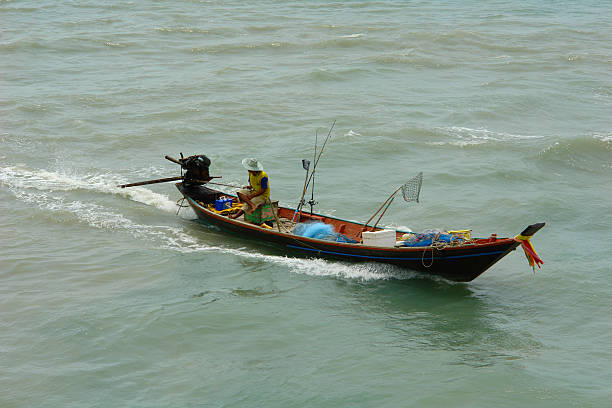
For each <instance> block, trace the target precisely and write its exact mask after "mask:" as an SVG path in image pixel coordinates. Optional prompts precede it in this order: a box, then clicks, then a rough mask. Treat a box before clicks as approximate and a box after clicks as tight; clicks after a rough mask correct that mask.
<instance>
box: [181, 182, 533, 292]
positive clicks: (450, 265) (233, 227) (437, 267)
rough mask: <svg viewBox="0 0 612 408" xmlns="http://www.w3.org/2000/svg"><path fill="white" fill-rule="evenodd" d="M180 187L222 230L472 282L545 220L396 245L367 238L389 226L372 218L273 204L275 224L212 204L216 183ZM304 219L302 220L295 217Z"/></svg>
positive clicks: (310, 252)
mask: <svg viewBox="0 0 612 408" xmlns="http://www.w3.org/2000/svg"><path fill="white" fill-rule="evenodd" d="M176 187H177V188H178V190H179V191H180V192H181V194H182V195H183V197H184V198H185V200H186V201H187V202H188V203H189V205H190V206H191V208H192V209H193V211H194V212H195V214H196V215H197V217H198V219H199V220H200V221H201V222H202V223H204V224H207V225H211V226H215V227H217V228H219V229H220V230H222V231H226V232H229V233H234V234H237V235H239V236H241V237H248V238H251V239H252V241H253V242H258V243H269V244H272V245H274V246H276V247H277V248H281V249H282V250H284V252H285V253H286V254H287V255H296V256H306V257H316V258H327V259H336V260H342V261H350V262H381V263H387V264H392V265H397V266H400V267H402V268H406V269H410V270H413V271H418V272H422V273H425V274H430V275H437V276H441V277H443V278H446V279H448V280H451V281H456V282H469V281H472V280H474V279H475V278H477V277H478V276H480V275H481V274H482V273H483V272H485V271H486V270H487V269H489V268H490V267H491V266H493V265H494V264H495V263H496V262H498V261H499V260H500V259H502V258H503V257H504V256H506V255H507V254H508V253H510V252H512V251H513V250H514V249H516V248H517V247H518V246H520V245H521V243H522V242H525V240H528V239H529V238H530V237H531V236H533V234H535V233H536V232H537V231H538V230H539V229H540V228H542V227H543V226H544V223H538V224H533V225H530V226H528V227H527V228H526V229H525V230H524V231H523V232H521V234H519V237H520V238H521V239H515V238H499V237H497V236H496V235H495V234H493V235H491V236H489V237H487V238H469V239H463V240H461V241H460V242H457V243H448V244H447V245H441V244H435V243H433V244H432V245H429V246H422V247H409V246H403V245H401V244H400V245H398V246H396V245H393V246H390V247H383V246H376V245H368V244H367V243H364V242H363V238H362V236H363V233H364V232H374V233H376V232H379V231H380V232H383V231H385V230H384V229H383V228H372V227H370V226H367V225H366V224H361V223H357V222H353V221H348V220H343V219H340V218H335V217H331V216H328V215H323V214H314V213H313V214H310V213H309V212H305V211H299V212H297V213H296V209H292V208H287V207H276V206H273V211H274V212H275V216H274V218H275V222H272V226H270V225H268V224H265V223H262V224H260V225H258V224H256V223H252V222H249V221H247V220H245V219H244V217H240V218H237V219H231V218H229V217H228V215H226V214H224V213H223V211H218V210H216V209H215V208H214V207H213V206H212V202H213V200H214V201H215V202H216V200H218V199H219V198H218V197H223V196H226V194H225V193H223V192H222V191H218V190H214V189H210V188H193V187H192V188H186V186H185V185H184V184H183V183H177V184H176ZM292 220H299V222H297V223H296V222H295V221H294V222H292ZM303 223H323V224H327V225H330V226H331V227H332V228H333V230H334V231H336V232H337V233H339V234H342V235H343V236H345V237H346V238H348V239H347V240H346V241H353V242H337V241H331V240H328V239H321V238H310V237H306V236H301V235H296V234H294V233H293V231H294V230H295V228H296V226H298V225H300V224H303ZM393 234H394V237H393V241H394V244H396V243H397V242H403V237H404V236H405V235H406V234H409V235H411V234H410V231H393Z"/></svg>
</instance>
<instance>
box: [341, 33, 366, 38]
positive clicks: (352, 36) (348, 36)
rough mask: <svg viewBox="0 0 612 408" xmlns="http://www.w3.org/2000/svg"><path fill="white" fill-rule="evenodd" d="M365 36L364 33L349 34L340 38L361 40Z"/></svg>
mask: <svg viewBox="0 0 612 408" xmlns="http://www.w3.org/2000/svg"><path fill="white" fill-rule="evenodd" d="M364 35H365V34H363V33H358V34H348V35H342V36H340V38H360V37H363V36H364Z"/></svg>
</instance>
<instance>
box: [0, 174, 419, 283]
mask: <svg viewBox="0 0 612 408" xmlns="http://www.w3.org/2000/svg"><path fill="white" fill-rule="evenodd" d="M118 179H119V178H118V177H116V176H113V175H109V174H107V175H77V174H63V173H59V172H52V171H46V170H36V171H34V170H31V169H27V168H24V167H19V166H9V167H0V185H4V186H6V187H7V188H8V190H9V191H10V192H11V193H12V194H13V195H14V196H15V197H16V198H17V200H19V201H21V202H23V203H27V204H29V205H33V206H36V207H38V208H39V209H41V210H43V211H46V212H51V213H53V214H54V217H53V220H54V222H64V223H70V222H78V223H83V224H87V225H89V226H91V227H93V228H97V229H102V230H108V231H119V232H125V233H128V234H130V235H132V236H133V237H134V238H136V239H138V240H140V241H144V242H150V243H152V245H154V246H157V247H159V248H163V249H167V250H171V251H178V252H182V253H207V252H214V253H221V254H227V255H231V256H237V257H241V258H248V259H255V260H261V261H264V262H267V263H270V264H275V265H279V266H283V267H286V268H287V269H288V270H289V271H291V272H293V273H297V274H304V275H310V276H328V277H338V278H343V279H355V280H360V281H373V280H385V279H412V278H421V277H422V275H420V274H417V273H413V272H410V271H406V270H405V269H402V268H398V267H395V266H392V265H383V264H376V263H371V264H346V263H342V262H332V261H327V260H322V259H305V258H291V257H286V256H277V255H267V254H262V253H257V252H253V251H252V250H250V249H247V248H232V247H228V246H219V245H209V244H207V243H205V242H203V240H202V238H201V237H196V236H194V235H192V234H190V233H189V230H186V229H185V228H183V227H180V226H169V225H147V224H143V223H138V222H135V221H133V220H132V219H130V218H129V217H128V216H126V215H125V214H124V211H122V210H121V209H120V208H117V207H113V203H112V202H110V203H109V202H108V201H107V200H96V201H97V202H93V201H94V200H95V197H91V196H87V197H90V198H91V201H89V200H84V199H83V196H82V195H79V194H78V193H80V192H90V193H99V194H106V195H108V194H112V195H116V196H120V197H123V198H127V199H129V200H132V201H135V202H138V203H142V204H145V205H147V206H150V207H153V208H157V209H159V210H162V211H165V212H168V213H172V214H176V211H177V206H176V203H175V202H174V201H173V200H171V199H170V198H169V197H168V196H165V195H163V194H158V193H155V192H153V191H151V190H148V189H146V188H143V187H136V188H130V189H121V188H118V187H116V185H117V184H118V183H120V182H122V181H121V180H118ZM77 196H78V197H77ZM101 201H103V204H99V203H98V202H101ZM119 205H120V204H118V206H119ZM58 214H61V215H63V216H61V217H59V216H57V215H58ZM180 214H181V217H182V218H184V219H194V218H195V214H193V211H192V210H191V209H190V208H189V209H183V210H181V212H180ZM198 228H199V226H198Z"/></svg>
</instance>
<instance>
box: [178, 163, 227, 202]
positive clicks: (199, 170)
mask: <svg viewBox="0 0 612 408" xmlns="http://www.w3.org/2000/svg"><path fill="white" fill-rule="evenodd" d="M182 156H183V154H182V153H181V158H180V159H179V162H180V164H181V167H182V168H183V169H184V170H186V172H185V174H184V175H183V187H184V189H185V192H186V193H187V194H188V195H189V196H191V197H193V198H194V199H195V200H197V201H200V202H202V203H204V204H213V203H214V202H215V200H217V199H218V198H219V197H220V196H221V193H220V192H219V191H216V190H212V189H210V188H208V187H205V186H203V185H202V184H203V183H205V182H207V181H209V180H210V174H209V172H208V169H209V167H210V159H209V158H208V157H206V156H205V155H203V154H198V155H193V156H189V157H185V158H183V157H182Z"/></svg>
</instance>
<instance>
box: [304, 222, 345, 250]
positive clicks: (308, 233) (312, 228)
mask: <svg viewBox="0 0 612 408" xmlns="http://www.w3.org/2000/svg"><path fill="white" fill-rule="evenodd" d="M293 233H294V234H295V235H299V236H301V237H306V238H315V239H324V240H327V241H336V242H345V243H351V244H352V243H356V242H357V241H355V240H354V239H350V238H348V237H347V236H345V235H342V234H340V233H338V232H335V231H334V227H333V226H331V225H329V224H325V223H323V222H320V221H317V222H303V223H301V224H298V225H296V226H295V228H294V229H293Z"/></svg>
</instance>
